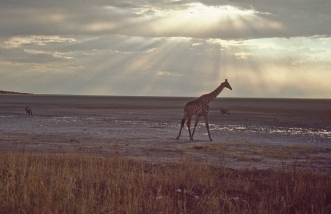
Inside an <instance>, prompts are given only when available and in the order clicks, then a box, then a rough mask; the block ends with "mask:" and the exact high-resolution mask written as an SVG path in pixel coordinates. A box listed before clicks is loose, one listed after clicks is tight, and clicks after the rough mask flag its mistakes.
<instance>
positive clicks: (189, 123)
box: [186, 118, 193, 140]
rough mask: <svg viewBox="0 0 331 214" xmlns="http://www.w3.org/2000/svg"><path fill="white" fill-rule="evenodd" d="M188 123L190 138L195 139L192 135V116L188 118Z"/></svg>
mask: <svg viewBox="0 0 331 214" xmlns="http://www.w3.org/2000/svg"><path fill="white" fill-rule="evenodd" d="M186 125H187V129H188V133H189V134H190V140H193V136H192V135H191V118H189V119H188V120H187V123H186Z"/></svg>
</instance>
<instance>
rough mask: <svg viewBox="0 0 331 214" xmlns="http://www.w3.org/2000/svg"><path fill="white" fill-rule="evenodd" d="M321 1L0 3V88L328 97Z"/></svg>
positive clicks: (326, 29)
mask: <svg viewBox="0 0 331 214" xmlns="http://www.w3.org/2000/svg"><path fill="white" fill-rule="evenodd" d="M330 23H331V1H330V0H278V1H274V0H249V1H248V0H231V1H227V0H200V1H197V0H182V1H181V0H132V1H125V0H90V1H88V0H56V1H54V0H2V1H1V2H0V29H1V30H0V90H7V91H18V92H28V93H35V94H71V95H110V96H113V95H115V96H180V97H183V96H190V97H198V96H200V95H202V94H205V93H209V92H211V91H213V90H214V89H215V88H217V87H218V86H219V85H220V84H221V83H222V82H224V80H225V79H228V81H229V83H230V85H231V86H232V89H233V90H232V91H230V90H227V89H224V90H223V91H222V93H221V94H220V95H219V97H254V98H328V99H330V98H331V81H330V80H331V25H330Z"/></svg>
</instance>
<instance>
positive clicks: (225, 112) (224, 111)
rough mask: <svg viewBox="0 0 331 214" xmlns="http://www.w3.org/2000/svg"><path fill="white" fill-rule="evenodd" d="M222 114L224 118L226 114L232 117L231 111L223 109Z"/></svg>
mask: <svg viewBox="0 0 331 214" xmlns="http://www.w3.org/2000/svg"><path fill="white" fill-rule="evenodd" d="M221 113H222V115H223V116H225V115H226V114H227V115H230V110H229V109H224V108H221Z"/></svg>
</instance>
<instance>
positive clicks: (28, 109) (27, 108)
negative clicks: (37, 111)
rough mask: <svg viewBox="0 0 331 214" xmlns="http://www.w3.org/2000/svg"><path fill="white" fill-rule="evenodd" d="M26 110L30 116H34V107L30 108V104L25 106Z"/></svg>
mask: <svg viewBox="0 0 331 214" xmlns="http://www.w3.org/2000/svg"><path fill="white" fill-rule="evenodd" d="M25 112H26V113H27V114H28V115H29V116H32V109H31V108H29V107H28V106H25Z"/></svg>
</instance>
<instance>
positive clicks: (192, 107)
mask: <svg viewBox="0 0 331 214" xmlns="http://www.w3.org/2000/svg"><path fill="white" fill-rule="evenodd" d="M225 87H226V88H229V89H230V90H232V88H231V86H230V84H229V83H228V81H227V80H225V82H223V83H222V84H221V85H220V86H219V87H218V88H217V89H215V90H214V91H213V92H211V93H209V94H204V95H202V96H201V97H199V98H198V99H196V100H194V101H190V102H188V103H187V104H186V105H185V107H184V117H183V119H182V121H181V126H180V130H179V135H178V137H177V140H178V139H179V137H180V135H181V131H182V128H183V126H184V123H185V121H186V120H187V123H186V125H187V128H188V131H189V134H190V139H191V140H193V135H194V132H195V129H196V127H197V125H198V121H199V118H200V116H204V118H205V122H206V128H207V131H208V137H209V139H210V140H211V141H212V139H211V137H210V132H209V124H208V114H209V103H210V102H211V101H213V100H214V99H215V98H216V97H217V96H218V95H219V94H220V93H221V92H222V90H223V89H224V88H225ZM195 115H196V120H195V124H194V128H193V132H192V134H191V128H190V126H191V119H192V117H193V116H195Z"/></svg>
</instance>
